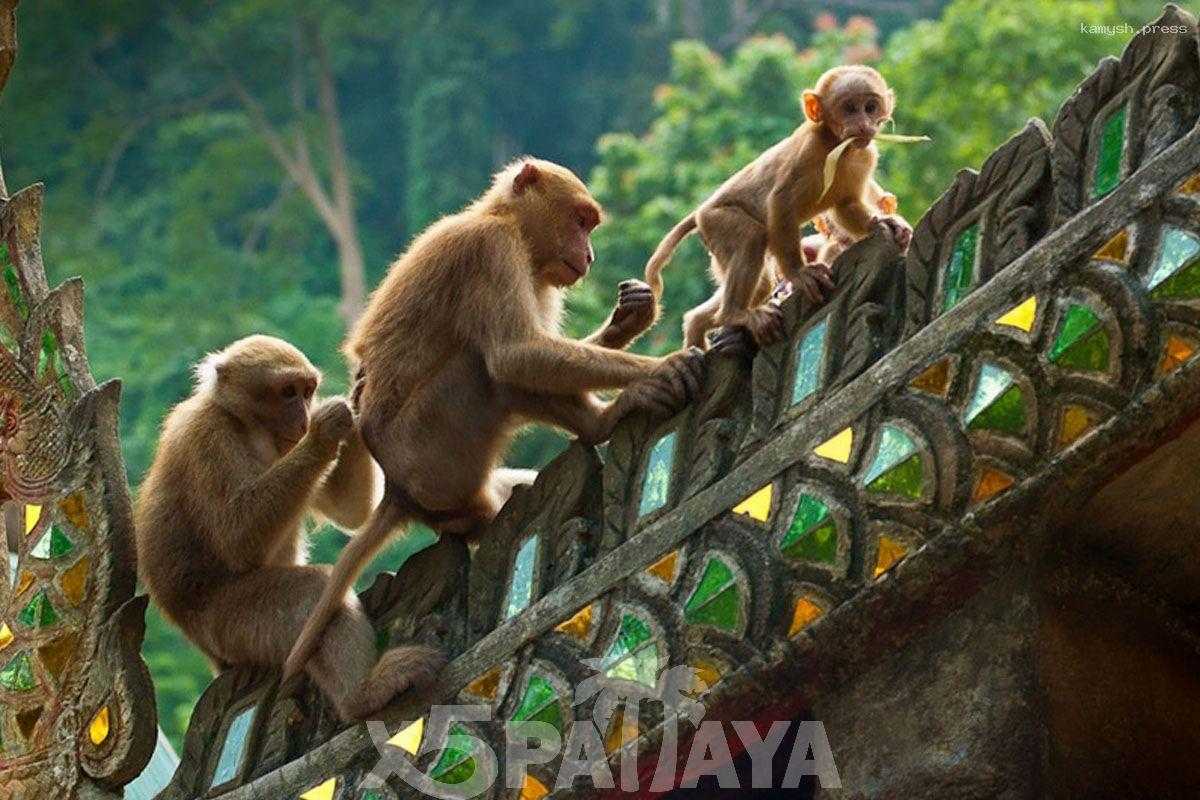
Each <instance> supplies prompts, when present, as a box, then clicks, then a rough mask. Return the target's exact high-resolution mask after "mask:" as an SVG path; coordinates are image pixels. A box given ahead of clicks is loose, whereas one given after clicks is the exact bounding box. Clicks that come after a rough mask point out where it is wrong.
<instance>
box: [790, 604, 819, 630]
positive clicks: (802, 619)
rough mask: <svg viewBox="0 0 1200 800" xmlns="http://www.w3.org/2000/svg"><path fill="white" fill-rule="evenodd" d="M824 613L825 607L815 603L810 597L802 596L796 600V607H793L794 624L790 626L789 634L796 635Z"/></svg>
mask: <svg viewBox="0 0 1200 800" xmlns="http://www.w3.org/2000/svg"><path fill="white" fill-rule="evenodd" d="M824 613H825V609H823V608H821V607H820V606H819V605H817V604H816V603H814V602H813V601H812V600H811V599H810V598H808V597H801V598H800V599H799V600H797V601H796V607H795V608H794V609H792V624H791V626H790V627H789V628H788V636H789V637H792V636H795V635H796V634H798V633H799V632H800V631H802V630H804V629H805V628H807V627H808V626H809V625H811V624H813V623H814V622H816V621H817V619H818V618H819V617H820V616H821V615H822V614H824Z"/></svg>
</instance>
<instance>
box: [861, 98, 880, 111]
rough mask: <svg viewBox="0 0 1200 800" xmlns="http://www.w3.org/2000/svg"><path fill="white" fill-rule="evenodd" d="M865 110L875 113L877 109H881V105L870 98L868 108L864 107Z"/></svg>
mask: <svg viewBox="0 0 1200 800" xmlns="http://www.w3.org/2000/svg"><path fill="white" fill-rule="evenodd" d="M863 110H864V111H866V112H867V113H868V114H874V113H875V112H876V111H878V110H879V105H878V104H877V103H876V102H875V101H874V100H868V101H867V105H866V108H864V109H863Z"/></svg>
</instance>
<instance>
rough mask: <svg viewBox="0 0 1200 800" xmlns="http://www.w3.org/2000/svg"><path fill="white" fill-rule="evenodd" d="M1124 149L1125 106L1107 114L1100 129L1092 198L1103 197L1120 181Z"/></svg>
mask: <svg viewBox="0 0 1200 800" xmlns="http://www.w3.org/2000/svg"><path fill="white" fill-rule="evenodd" d="M1124 149H1125V106H1124V105H1122V106H1121V107H1120V108H1118V109H1117V110H1116V111H1114V112H1113V113H1112V114H1110V115H1109V117H1108V119H1106V120H1105V121H1104V127H1103V128H1101V130H1100V148H1099V152H1098V153H1097V154H1096V170H1095V173H1094V175H1093V178H1092V198H1093V199H1095V198H1097V197H1103V196H1104V195H1106V194H1108V193H1109V192H1111V191H1112V190H1113V189H1115V188H1117V184H1118V183H1120V182H1121V154H1122V152H1123V151H1124Z"/></svg>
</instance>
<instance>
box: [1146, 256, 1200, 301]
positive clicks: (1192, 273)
mask: <svg viewBox="0 0 1200 800" xmlns="http://www.w3.org/2000/svg"><path fill="white" fill-rule="evenodd" d="M1150 296H1151V297H1153V298H1154V299H1155V300H1188V299H1194V298H1198V297H1200V258H1196V259H1193V260H1192V262H1191V263H1190V264H1188V265H1187V266H1186V267H1185V268H1184V269H1182V270H1180V271H1179V272H1177V273H1175V274H1174V275H1172V276H1171V277H1170V278H1167V279H1166V280H1165V281H1163V282H1162V283H1160V284H1159V285H1158V286H1157V287H1156V288H1155V289H1153V290H1152V291H1151V292H1150Z"/></svg>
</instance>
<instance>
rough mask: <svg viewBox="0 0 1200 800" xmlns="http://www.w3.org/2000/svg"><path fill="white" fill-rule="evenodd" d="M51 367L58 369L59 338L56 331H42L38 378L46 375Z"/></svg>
mask: <svg viewBox="0 0 1200 800" xmlns="http://www.w3.org/2000/svg"><path fill="white" fill-rule="evenodd" d="M51 367H55V368H57V367H58V337H57V336H55V335H54V331H51V330H45V331H42V349H41V350H40V351H39V352H38V368H37V374H38V377H39V378H40V377H42V376H44V375H45V374H46V372H47V371H49V369H50V368H51Z"/></svg>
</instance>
